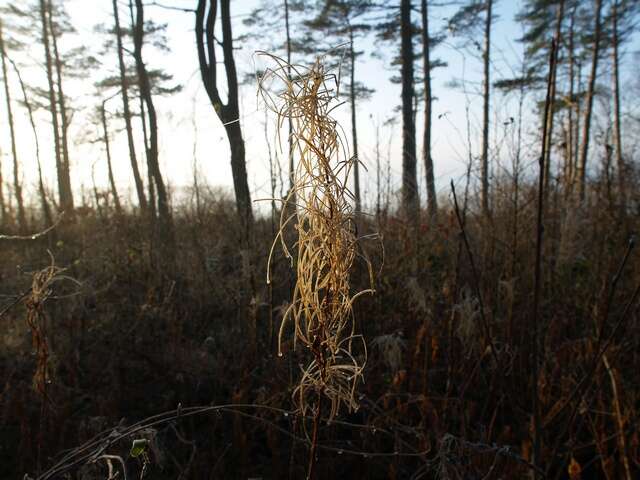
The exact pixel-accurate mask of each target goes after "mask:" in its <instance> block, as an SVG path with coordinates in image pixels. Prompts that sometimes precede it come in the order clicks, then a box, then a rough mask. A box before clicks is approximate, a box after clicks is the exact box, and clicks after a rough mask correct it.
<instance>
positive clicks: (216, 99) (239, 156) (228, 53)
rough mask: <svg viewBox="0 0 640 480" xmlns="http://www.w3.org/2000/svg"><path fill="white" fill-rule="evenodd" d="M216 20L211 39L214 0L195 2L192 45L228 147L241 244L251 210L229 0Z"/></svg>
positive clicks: (215, 10) (249, 225)
mask: <svg viewBox="0 0 640 480" xmlns="http://www.w3.org/2000/svg"><path fill="white" fill-rule="evenodd" d="M219 2H220V21H221V24H222V39H221V40H220V39H218V38H216V36H215V31H214V30H215V25H216V21H217V17H218V0H209V1H207V0H198V6H197V8H196V25H195V33H196V45H197V50H198V59H199V62H200V73H201V75H202V81H203V84H204V87H205V90H206V91H207V95H208V96H209V100H210V101H211V104H212V105H213V108H214V110H215V112H216V114H217V115H218V118H219V119H220V121H221V122H222V124H223V126H224V128H225V131H226V133H227V138H228V140H229V147H230V149H231V172H232V175H233V187H234V191H235V197H236V207H237V210H238V216H239V218H240V223H241V225H242V226H243V230H244V233H245V241H246V242H247V246H248V242H249V239H250V231H251V228H252V223H253V212H252V208H251V194H250V192H249V182H248V180H247V164H246V159H245V146H244V139H243V138H242V128H241V125H240V110H239V103H238V74H237V71H236V64H235V60H234V56H233V32H232V29H231V8H230V0H219ZM217 45H220V48H221V49H222V56H223V58H222V63H223V64H224V69H225V74H226V75H225V76H226V83H227V101H226V103H225V102H223V101H222V98H221V96H220V92H219V86H218V79H219V75H218V62H217V59H218V58H219V57H218V53H217V52H216V50H217V48H218V47H217Z"/></svg>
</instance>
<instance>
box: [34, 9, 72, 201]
mask: <svg viewBox="0 0 640 480" xmlns="http://www.w3.org/2000/svg"><path fill="white" fill-rule="evenodd" d="M39 7H40V20H41V28H42V44H43V46H44V54H45V66H46V72H47V84H48V95H49V111H50V113H51V123H52V128H53V141H54V152H55V159H56V172H57V175H58V197H59V201H60V208H61V209H62V210H64V211H70V210H73V195H72V192H71V188H70V187H71V182H70V181H67V178H66V176H67V174H68V173H69V172H68V170H67V169H66V168H65V165H64V160H63V159H62V157H61V147H60V126H59V122H58V102H57V99H56V92H55V83H54V81H53V60H52V56H51V46H50V43H49V37H50V33H49V20H48V15H49V8H48V4H47V2H46V1H45V0H40V3H39Z"/></svg>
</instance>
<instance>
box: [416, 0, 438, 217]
mask: <svg viewBox="0 0 640 480" xmlns="http://www.w3.org/2000/svg"><path fill="white" fill-rule="evenodd" d="M420 11H421V14H422V62H423V70H424V79H423V82H424V135H423V146H422V155H423V159H424V169H425V176H426V181H427V215H428V217H429V221H430V222H431V223H432V224H433V223H434V222H435V220H436V218H437V215H438V199H437V197H436V186H435V175H434V170H433V158H432V157H431V131H432V129H431V125H432V123H431V120H432V113H433V94H432V92H431V38H430V37H429V2H428V0H422V5H421V9H420Z"/></svg>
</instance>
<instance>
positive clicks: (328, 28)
mask: <svg viewBox="0 0 640 480" xmlns="http://www.w3.org/2000/svg"><path fill="white" fill-rule="evenodd" d="M318 7H319V8H318V12H317V14H316V15H315V18H313V19H312V20H310V21H307V22H305V25H306V26H307V27H308V28H309V29H310V30H311V31H312V32H320V33H321V34H322V36H323V43H324V45H326V46H327V49H328V48H330V47H331V46H332V44H333V46H335V45H340V44H343V45H345V49H346V55H344V57H343V56H342V55H341V53H342V49H338V50H334V52H335V53H336V54H337V56H338V59H339V60H341V61H342V65H340V67H342V68H344V69H346V70H347V71H348V78H349V82H348V84H347V85H346V88H347V91H348V98H349V104H350V107H351V144H352V145H351V146H352V148H353V156H354V157H355V158H356V159H358V160H357V161H356V162H355V163H354V168H353V174H354V197H355V208H356V212H360V211H361V210H362V198H361V194H360V165H359V162H360V158H359V156H358V126H357V117H358V116H357V104H358V102H360V101H363V100H366V99H368V98H369V97H370V96H371V94H372V93H373V90H371V89H370V88H367V87H366V85H364V84H363V83H362V82H359V81H356V59H357V57H359V56H361V55H362V54H363V53H364V52H363V51H359V50H358V49H357V48H356V42H357V40H358V39H361V38H363V37H364V36H365V35H367V34H368V33H369V32H370V31H371V30H372V25H371V23H369V22H368V21H367V18H366V16H367V14H368V13H370V12H371V11H372V9H373V7H374V3H373V2H371V1H370V0H324V1H321V2H319V5H318Z"/></svg>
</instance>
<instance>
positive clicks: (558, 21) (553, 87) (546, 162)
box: [544, 0, 565, 204]
mask: <svg viewBox="0 0 640 480" xmlns="http://www.w3.org/2000/svg"><path fill="white" fill-rule="evenodd" d="M564 3H565V0H560V3H559V4H558V11H557V14H556V30H555V33H554V41H555V44H556V49H555V51H554V55H555V58H554V60H553V62H554V64H556V65H557V63H558V52H559V50H560V45H561V42H560V36H561V35H562V20H563V18H564ZM557 72H558V69H557V68H554V69H553V72H552V73H553V77H552V78H551V98H550V101H551V104H550V105H549V120H548V122H549V125H547V127H546V128H547V137H546V138H547V142H546V145H545V146H544V148H545V156H546V158H545V160H544V168H545V172H544V195H545V198H544V200H545V204H546V203H547V199H548V197H549V186H550V182H551V144H552V143H553V119H554V113H555V108H554V107H555V101H556V84H557V77H558V73H557Z"/></svg>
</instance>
